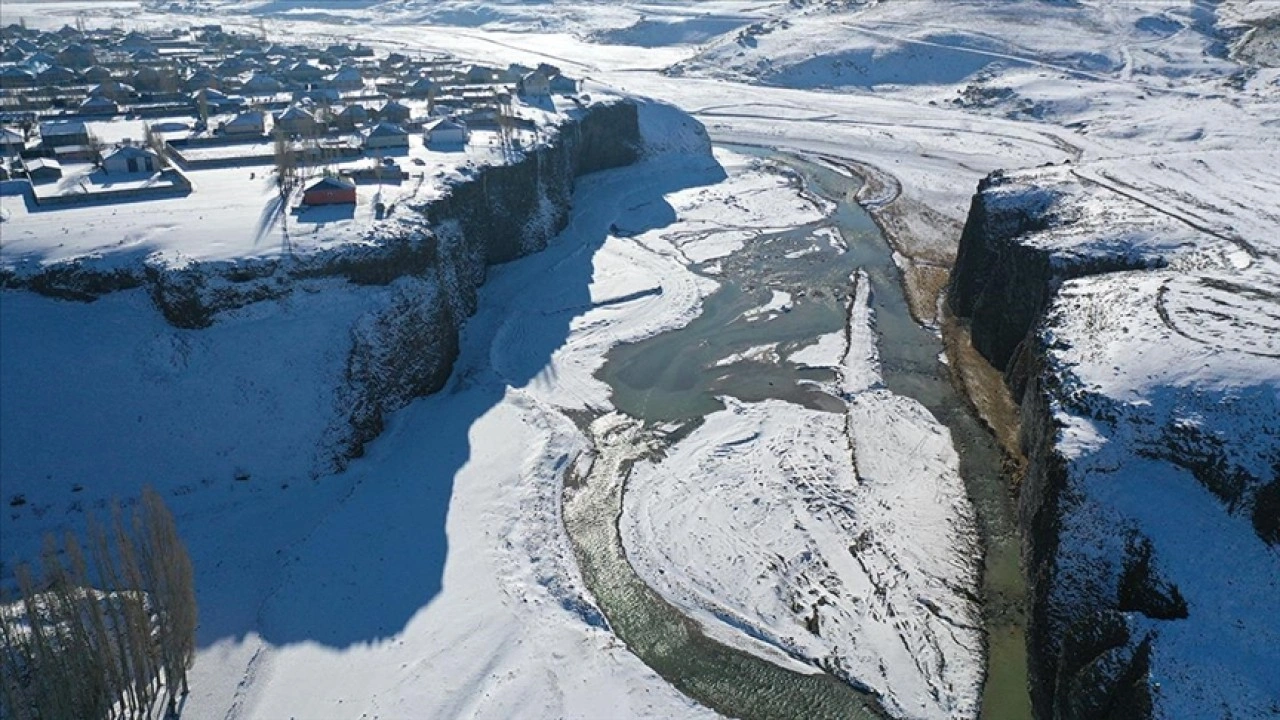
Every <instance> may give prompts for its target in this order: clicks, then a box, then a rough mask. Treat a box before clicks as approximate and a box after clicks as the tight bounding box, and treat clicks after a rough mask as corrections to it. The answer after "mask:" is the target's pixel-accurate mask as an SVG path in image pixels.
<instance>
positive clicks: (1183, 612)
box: [947, 167, 1280, 720]
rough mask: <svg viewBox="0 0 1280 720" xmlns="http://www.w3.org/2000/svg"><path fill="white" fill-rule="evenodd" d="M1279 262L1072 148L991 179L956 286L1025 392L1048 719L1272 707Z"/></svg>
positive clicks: (976, 208)
mask: <svg viewBox="0 0 1280 720" xmlns="http://www.w3.org/2000/svg"><path fill="white" fill-rule="evenodd" d="M1278 268H1280V263H1277V260H1276V256H1275V254H1274V253H1269V252H1268V248H1267V247H1266V246H1265V245H1259V244H1257V243H1250V244H1242V243H1237V242H1232V240H1231V239H1230V238H1225V237H1222V236H1219V235H1215V234H1212V233H1209V232H1205V231H1203V230H1200V229H1197V228H1195V227H1192V226H1190V225H1188V224H1187V223H1185V222H1182V221H1180V220H1179V219H1178V218H1176V217H1172V216H1170V215H1169V214H1166V213H1163V212H1161V211H1160V210H1159V209H1157V208H1154V207H1151V206H1150V205H1148V204H1144V203H1140V202H1137V201H1135V200H1133V199H1131V198H1128V197H1126V196H1123V195H1118V194H1116V193H1114V192H1111V191H1110V190H1109V189H1108V188H1105V187H1102V186H1100V185H1098V184H1097V183H1092V182H1090V181H1089V180H1088V179H1087V178H1086V177H1083V176H1081V175H1080V174H1078V173H1077V172H1075V171H1074V170H1072V169H1071V168H1069V167H1050V168H1039V169H1035V170H1028V171H1022V172H1019V173H1014V174H1002V173H996V174H993V175H992V176H990V177H988V178H986V179H985V180H984V181H983V182H982V183H981V184H980V186H979V188H978V192H977V194H976V195H975V196H974V199H973V203H972V208H971V212H970V215H969V218H968V222H967V224H966V226H965V229H964V233H963V236H962V239H961V243H960V248H959V254H958V258H957V263H956V267H955V270H954V273H953V276H952V281H951V286H950V288H949V290H948V294H947V302H948V304H949V306H950V308H951V310H952V312H954V313H955V314H956V315H957V316H958V317H960V318H962V319H963V320H964V321H965V322H967V323H968V325H969V330H970V335H971V337H972V342H973V345H974V347H975V348H976V349H977V350H978V351H979V352H980V353H981V354H982V355H983V356H984V357H985V358H986V359H987V360H988V361H989V362H990V363H991V364H992V365H994V366H995V367H996V368H997V369H999V370H1001V371H1003V372H1004V374H1005V379H1006V382H1007V384H1008V385H1009V387H1010V388H1011V390H1012V391H1013V393H1014V397H1015V400H1017V401H1018V402H1019V403H1020V406H1021V435H1022V446H1023V450H1024V452H1025V454H1026V460H1027V472H1026V476H1025V478H1024V479H1023V482H1022V485H1021V488H1020V493H1021V494H1020V497H1019V511H1020V521H1021V526H1022V532H1023V557H1024V567H1025V570H1026V574H1027V579H1028V582H1029V591H1030V592H1029V595H1030V597H1031V603H1032V607H1031V608H1030V611H1031V612H1030V622H1029V627H1028V652H1029V665H1030V667H1029V671H1030V675H1031V683H1032V697H1033V703H1034V707H1035V714H1036V717H1037V718H1039V719H1040V720H1048V719H1050V718H1054V719H1057V718H1062V719H1067V718H1072V719H1084V718H1116V719H1117V720H1119V719H1120V718H1143V717H1161V718H1165V717H1167V718H1177V717H1227V716H1234V717H1263V716H1268V715H1269V714H1274V713H1275V712H1277V708H1280V681H1277V680H1276V679H1275V677H1274V673H1271V672H1270V671H1269V670H1267V669H1266V668H1268V667H1274V662H1275V661H1276V660H1277V657H1276V655H1277V651H1276V650H1275V649H1274V648H1275V647H1277V643H1278V642H1280V632H1278V631H1277V629H1276V626H1275V623H1274V621H1273V619H1271V618H1270V617H1267V611H1265V610H1261V609H1259V608H1255V607H1253V606H1252V605H1251V604H1250V603H1252V602H1257V603H1260V606H1259V607H1264V606H1266V605H1268V604H1270V603H1268V601H1266V600H1265V598H1268V597H1271V598H1274V597H1280V595H1278V594H1277V593H1280V580H1278V579H1277V578H1280V548H1278V546H1277V543H1278V542H1280V535H1278V533H1277V524H1278V523H1280V506H1278V505H1277V501H1276V497H1277V494H1278V493H1280V491H1278V490H1277V488H1280V481H1278V480H1277V477H1278V476H1280V399H1278V398H1280V361H1278V360H1277V358H1280V346H1278V345H1277V343H1280V341H1277V340H1276V339H1275V335H1276V318H1277V317H1280V312H1278V310H1280V292H1277V288H1280V281H1278V280H1280V271H1278Z"/></svg>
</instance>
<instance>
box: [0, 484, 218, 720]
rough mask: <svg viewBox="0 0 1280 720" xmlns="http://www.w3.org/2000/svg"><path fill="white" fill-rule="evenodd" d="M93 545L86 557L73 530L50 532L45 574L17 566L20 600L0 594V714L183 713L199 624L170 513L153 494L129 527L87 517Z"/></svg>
mask: <svg viewBox="0 0 1280 720" xmlns="http://www.w3.org/2000/svg"><path fill="white" fill-rule="evenodd" d="M87 540H88V548H89V553H88V557H86V554H85V551H84V548H83V547H82V545H81V543H80V540H79V539H78V538H77V537H76V536H75V534H73V533H67V535H66V537H65V538H64V539H63V541H62V543H61V544H60V543H58V541H57V540H56V538H54V537H53V536H52V535H50V536H47V537H46V539H45V545H44V551H43V552H42V553H41V557H40V563H39V567H40V575H39V577H38V578H37V577H36V576H35V575H33V572H32V569H31V567H30V566H29V565H27V564H25V563H24V564H20V565H18V566H17V568H16V570H15V579H16V581H17V586H18V597H17V598H16V599H14V598H6V597H0V710H2V711H3V712H0V716H3V717H6V718H16V719H18V720H27V719H28V718H30V719H31V720H35V719H37V718H38V719H39V720H94V719H96V718H104V719H105V718H137V719H138V720H142V719H143V718H151V717H153V710H154V709H155V706H156V704H157V703H158V702H160V701H161V700H162V699H163V700H164V701H165V703H166V706H165V710H166V711H167V713H168V715H169V716H171V717H172V716H176V715H177V709H178V698H179V697H180V696H182V695H185V694H187V693H188V692H189V690H190V688H189V686H188V680H187V671H188V670H189V669H190V667H191V663H192V661H193V659H194V656H195V631H196V618H197V616H196V605H195V584H194V572H193V569H192V566H191V559H190V557H189V556H188V555H187V551H186V548H185V546H184V545H183V543H182V540H181V538H180V537H179V536H178V530H177V526H176V524H175V523H174V521H173V516H172V515H171V514H170V513H169V511H168V509H167V508H166V507H165V506H164V502H163V501H162V500H161V498H160V496H159V495H158V494H157V493H155V492H154V491H152V490H151V489H150V488H147V489H144V490H143V493H142V501H141V503H140V505H139V507H137V508H135V509H134V511H133V512H132V513H131V516H130V518H129V519H128V521H126V519H125V516H124V513H122V512H121V511H120V509H119V507H118V506H117V507H115V508H114V512H113V518H112V523H111V526H110V528H108V527H106V526H104V525H101V524H99V523H98V522H96V521H95V520H94V519H93V518H92V517H90V519H89V525H88V529H87ZM90 560H92V563H90Z"/></svg>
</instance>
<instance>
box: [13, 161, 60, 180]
mask: <svg viewBox="0 0 1280 720" xmlns="http://www.w3.org/2000/svg"><path fill="white" fill-rule="evenodd" d="M22 165H23V168H24V169H25V170H26V171H27V178H28V179H30V180H31V182H32V183H46V182H53V181H54V180H57V179H58V178H60V177H62V164H61V163H59V162H58V161H57V160H54V159H52V158H34V159H31V160H24V161H23V162H22Z"/></svg>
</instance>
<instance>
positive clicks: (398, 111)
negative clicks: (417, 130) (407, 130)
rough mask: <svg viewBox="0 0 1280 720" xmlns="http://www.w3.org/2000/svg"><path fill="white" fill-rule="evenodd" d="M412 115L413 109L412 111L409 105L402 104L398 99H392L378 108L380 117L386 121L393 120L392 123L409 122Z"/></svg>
mask: <svg viewBox="0 0 1280 720" xmlns="http://www.w3.org/2000/svg"><path fill="white" fill-rule="evenodd" d="M412 115H413V111H411V110H410V109H409V108H408V107H406V106H404V105H402V104H401V103H400V102H399V101H397V100H392V101H390V102H388V103H387V104H386V105H383V106H382V107H381V108H380V109H379V110H378V119H379V120H383V121H385V122H392V123H404V122H408V121H409V118H410V117H411V116H412Z"/></svg>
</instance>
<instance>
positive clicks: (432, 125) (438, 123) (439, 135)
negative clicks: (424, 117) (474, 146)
mask: <svg viewBox="0 0 1280 720" xmlns="http://www.w3.org/2000/svg"><path fill="white" fill-rule="evenodd" d="M425 129H426V134H427V144H428V145H431V146H453V145H466V144H467V126H466V125H464V124H463V123H461V122H457V121H454V120H450V119H449V118H437V119H435V120H432V121H431V122H429V123H427V124H426V127H425Z"/></svg>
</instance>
